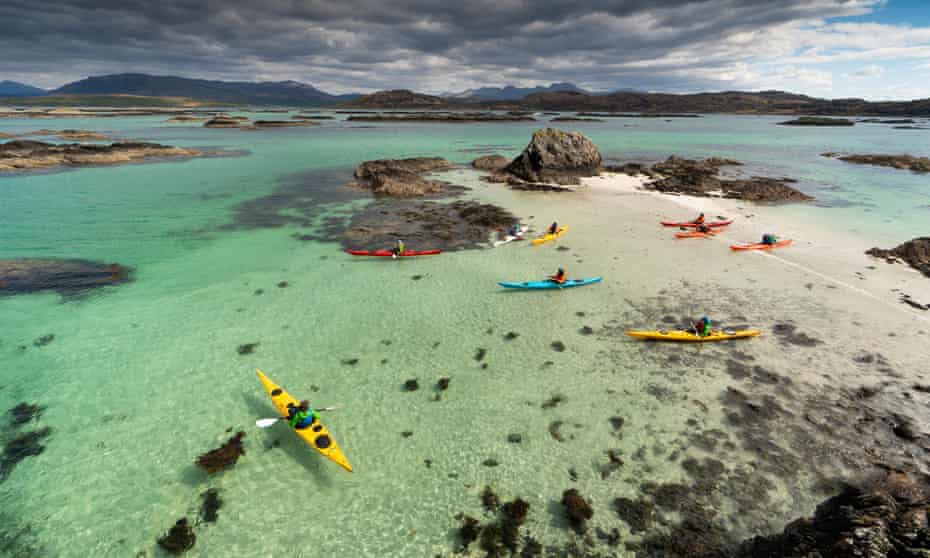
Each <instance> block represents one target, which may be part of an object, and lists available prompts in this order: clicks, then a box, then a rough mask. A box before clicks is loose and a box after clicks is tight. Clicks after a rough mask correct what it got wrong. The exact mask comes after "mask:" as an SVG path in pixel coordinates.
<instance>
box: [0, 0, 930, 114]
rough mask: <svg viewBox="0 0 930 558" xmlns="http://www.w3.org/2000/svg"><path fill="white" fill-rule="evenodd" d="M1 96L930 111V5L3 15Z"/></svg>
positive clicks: (500, 1) (447, 4)
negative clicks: (99, 92)
mask: <svg viewBox="0 0 930 558" xmlns="http://www.w3.org/2000/svg"><path fill="white" fill-rule="evenodd" d="M0 52H2V57H0V80H3V79H11V80H15V81H22V82H25V83H30V84H33V85H37V86H40V87H47V88H51V87H57V86H59V85H62V84H64V83H67V82H70V81H74V80H77V79H80V78H83V77H86V76H88V75H102V74H108V73H117V72H144V73H154V74H172V75H182V76H186V77H204V78H210V79H230V80H248V81H257V80H286V79H293V80H298V81H303V82H307V83H311V84H313V85H315V86H317V87H319V88H321V89H323V90H325V91H329V92H333V93H346V92H354V91H358V92H369V91H374V90H378V89H388V88H399V87H405V88H410V89H415V90H418V91H423V92H429V93H442V92H451V91H460V90H463V89H467V88H470V87H474V86H481V85H504V84H514V85H521V86H527V85H535V84H540V83H550V82H553V81H571V82H573V83H576V84H578V85H580V86H582V87H586V88H589V89H593V90H615V89H621V88H634V89H642V90H651V91H670V92H692V91H709V90H714V91H719V90H732V89H741V90H760V89H782V90H789V91H794V92H799V93H807V94H811V95H816V96H822V97H833V98H836V97H865V98H869V99H902V98H918V97H921V98H923V97H930V0H588V1H585V0H458V1H455V0H262V1H252V0H159V1H157V2H152V1H150V0H54V1H50V0H2V2H0Z"/></svg>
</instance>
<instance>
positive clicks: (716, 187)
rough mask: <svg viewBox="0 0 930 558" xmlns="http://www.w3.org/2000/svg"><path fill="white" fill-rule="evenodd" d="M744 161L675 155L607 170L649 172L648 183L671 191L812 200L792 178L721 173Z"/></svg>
mask: <svg viewBox="0 0 930 558" xmlns="http://www.w3.org/2000/svg"><path fill="white" fill-rule="evenodd" d="M741 164H742V163H740V162H739V161H734V160H732V159H720V158H717V157H711V158H709V159H703V160H695V159H684V158H681V157H676V156H674V155H673V156H671V157H669V158H668V159H666V160H665V161H662V162H659V163H656V164H655V165H653V166H652V167H651V168H647V167H645V166H643V165H638V164H635V163H630V164H626V165H623V166H612V167H607V168H606V170H609V171H613V172H622V173H625V174H632V175H642V174H644V175H646V176H649V177H652V178H653V179H654V180H653V181H652V182H650V183H649V184H648V187H649V188H651V189H654V190H658V191H659V192H664V193H669V194H686V195H689V196H702V197H713V196H719V197H725V198H734V199H741V200H749V201H759V202H793V201H809V200H812V199H814V198H813V197H811V196H809V195H807V194H805V193H803V192H801V191H799V190H796V189H794V188H792V187H791V186H788V184H789V183H791V182H794V181H793V180H791V179H788V178H767V177H761V176H753V177H751V178H745V179H742V178H741V179H724V178H720V177H719V176H718V174H719V173H720V169H721V168H722V167H726V166H739V165H741Z"/></svg>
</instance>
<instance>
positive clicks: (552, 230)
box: [546, 221, 559, 234]
mask: <svg viewBox="0 0 930 558" xmlns="http://www.w3.org/2000/svg"><path fill="white" fill-rule="evenodd" d="M546 232H547V233H549V234H555V233H557V232H559V224H558V223H557V222H555V221H553V222H552V224H551V225H549V228H548V229H546Z"/></svg>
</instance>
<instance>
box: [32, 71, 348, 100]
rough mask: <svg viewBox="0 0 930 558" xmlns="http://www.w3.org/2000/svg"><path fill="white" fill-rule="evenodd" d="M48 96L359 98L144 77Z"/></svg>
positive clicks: (273, 84)
mask: <svg viewBox="0 0 930 558" xmlns="http://www.w3.org/2000/svg"><path fill="white" fill-rule="evenodd" d="M51 94H53V95H138V96H146V97H183V98H187V99H195V100H198V101H215V102H219V103H236V104H247V105H280V106H291V105H293V106H325V105H333V104H336V103H340V102H345V101H349V100H351V99H354V98H356V97H358V95H330V94H329V93H325V92H323V91H320V90H319V89H317V88H315V87H313V86H312V85H307V84H305V83H300V82H296V81H266V82H245V81H211V80H205V79H189V78H182V77H175V76H151V75H147V74H113V75H107V76H96V77H89V78H86V79H82V80H80V81H75V82H73V83H69V84H67V85H65V86H63V87H60V88H58V89H56V90H54V91H52V92H51Z"/></svg>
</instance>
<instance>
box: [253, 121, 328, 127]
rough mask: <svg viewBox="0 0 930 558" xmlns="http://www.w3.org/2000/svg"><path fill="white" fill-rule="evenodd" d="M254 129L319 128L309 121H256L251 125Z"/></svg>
mask: <svg viewBox="0 0 930 558" xmlns="http://www.w3.org/2000/svg"><path fill="white" fill-rule="evenodd" d="M253 126H254V127H256V128H299V127H301V126H319V124H317V123H316V122H313V121H311V120H307V119H303V120H256V121H255V123H254V124H253Z"/></svg>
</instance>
